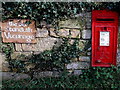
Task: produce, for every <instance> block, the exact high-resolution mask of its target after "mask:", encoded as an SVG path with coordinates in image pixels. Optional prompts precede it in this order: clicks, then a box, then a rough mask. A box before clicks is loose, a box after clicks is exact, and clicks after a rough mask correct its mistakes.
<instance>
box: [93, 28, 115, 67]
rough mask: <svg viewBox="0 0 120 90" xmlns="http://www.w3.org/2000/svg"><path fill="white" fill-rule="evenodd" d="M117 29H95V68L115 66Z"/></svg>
mask: <svg viewBox="0 0 120 90" xmlns="http://www.w3.org/2000/svg"><path fill="white" fill-rule="evenodd" d="M115 31H116V30H115V27H99V26H96V27H95V33H94V44H95V47H94V58H93V59H94V60H93V61H92V63H93V66H104V67H107V66H110V65H111V64H113V65H115V62H116V61H114V60H115V53H113V52H115V51H114V50H115V49H114V45H115V44H114V43H115V41H116V40H115Z"/></svg>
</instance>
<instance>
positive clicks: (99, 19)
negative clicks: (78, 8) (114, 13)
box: [96, 18, 114, 21]
mask: <svg viewBox="0 0 120 90" xmlns="http://www.w3.org/2000/svg"><path fill="white" fill-rule="evenodd" d="M96 21H114V19H101V18H98V19H96Z"/></svg>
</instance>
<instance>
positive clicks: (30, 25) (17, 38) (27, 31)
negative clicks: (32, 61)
mask: <svg viewBox="0 0 120 90" xmlns="http://www.w3.org/2000/svg"><path fill="white" fill-rule="evenodd" d="M35 34H36V28H35V21H33V20H26V19H22V20H21V19H10V20H7V21H4V22H2V39H3V42H14V43H36V39H35Z"/></svg>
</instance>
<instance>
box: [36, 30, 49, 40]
mask: <svg viewBox="0 0 120 90" xmlns="http://www.w3.org/2000/svg"><path fill="white" fill-rule="evenodd" d="M47 36H48V30H47V29H46V28H42V29H40V28H37V33H36V37H39V38H40V37H47Z"/></svg>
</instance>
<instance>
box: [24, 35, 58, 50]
mask: <svg viewBox="0 0 120 90" xmlns="http://www.w3.org/2000/svg"><path fill="white" fill-rule="evenodd" d="M59 41H60V39H58V38H52V37H47V38H37V44H22V48H23V51H37V52H43V51H45V50H50V49H52V48H53V46H54V45H55V44H57V42H59Z"/></svg>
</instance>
